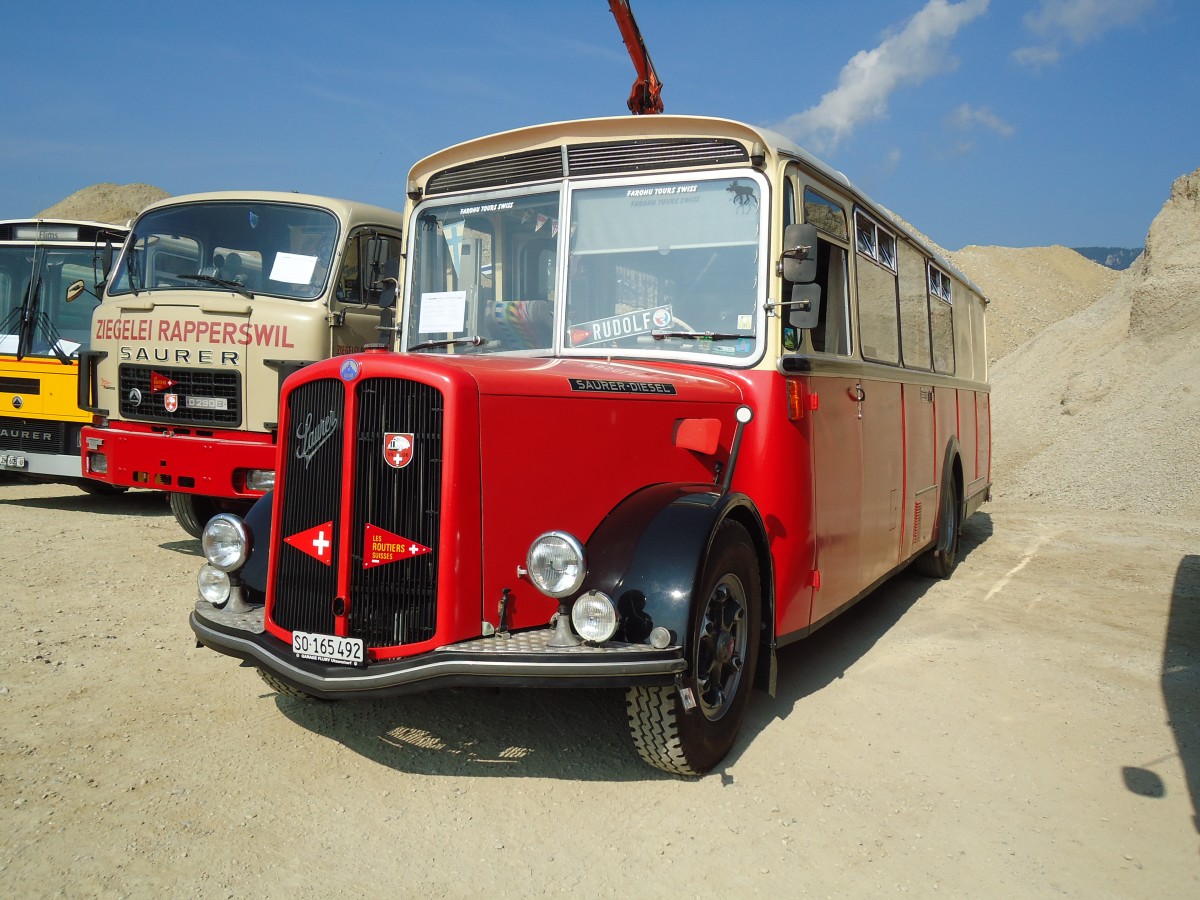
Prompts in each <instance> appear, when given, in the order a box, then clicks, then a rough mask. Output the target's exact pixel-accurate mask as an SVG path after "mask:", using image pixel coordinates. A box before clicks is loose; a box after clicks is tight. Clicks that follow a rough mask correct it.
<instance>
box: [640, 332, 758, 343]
mask: <svg viewBox="0 0 1200 900" xmlns="http://www.w3.org/2000/svg"><path fill="white" fill-rule="evenodd" d="M650 336H651V337H652V338H654V339H655V340H656V341H661V340H662V339H663V338H684V339H685V340H691V341H735V340H737V339H738V338H742V337H751V335H748V334H728V333H726V332H723V331H652V332H650Z"/></svg>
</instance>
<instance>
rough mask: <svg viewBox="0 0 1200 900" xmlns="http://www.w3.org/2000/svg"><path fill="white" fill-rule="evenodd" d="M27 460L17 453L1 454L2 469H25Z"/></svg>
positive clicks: (0, 465) (0, 467)
mask: <svg viewBox="0 0 1200 900" xmlns="http://www.w3.org/2000/svg"><path fill="white" fill-rule="evenodd" d="M26 464H27V463H26V460H25V457H23V456H17V455H16V454H15V453H0V469H24V468H25V466H26Z"/></svg>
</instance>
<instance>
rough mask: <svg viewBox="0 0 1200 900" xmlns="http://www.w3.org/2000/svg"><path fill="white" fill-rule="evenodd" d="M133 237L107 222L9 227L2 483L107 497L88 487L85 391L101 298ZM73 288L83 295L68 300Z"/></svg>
mask: <svg viewBox="0 0 1200 900" xmlns="http://www.w3.org/2000/svg"><path fill="white" fill-rule="evenodd" d="M125 235H126V230H125V229H124V228H122V227H119V226H116V225H109V224H106V223H103V222H84V221H72V220H67V219H8V220H4V221H0V473H4V474H6V475H9V476H11V475H13V474H16V475H19V476H22V477H26V478H29V479H33V480H38V481H57V482H65V483H70V484H74V485H77V486H79V487H81V488H83V489H84V490H87V491H89V492H95V490H96V489H97V488H98V489H100V490H103V489H104V488H105V485H102V484H100V483H98V482H92V481H88V480H86V479H84V478H83V473H82V466H81V463H80V443H79V433H80V429H81V428H82V426H83V425H85V424H90V422H91V420H92V417H91V415H90V414H89V413H87V412H84V411H83V410H82V409H80V408H79V404H78V402H77V391H76V383H77V380H78V372H79V353H80V352H81V351H84V350H86V349H87V347H88V340H89V335H90V333H91V322H92V310H93V309H95V307H96V303H97V300H96V296H97V294H98V293H99V292H100V290H101V288H102V282H103V281H104V279H105V277H106V274H107V269H108V267H109V266H110V265H111V261H112V255H113V250H114V247H115V246H119V245H120V244H121V243H122V242H124V240H125ZM72 282H81V283H82V284H81V286H82V288H83V290H82V291H79V290H76V291H72V292H71V297H70V299H68V295H67V286H68V285H70V284H71V283H72ZM98 285H100V287H98Z"/></svg>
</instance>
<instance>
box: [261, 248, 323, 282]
mask: <svg viewBox="0 0 1200 900" xmlns="http://www.w3.org/2000/svg"><path fill="white" fill-rule="evenodd" d="M316 268H317V258H316V257H315V256H304V255H302V254H300V253H276V254H275V265H273V266H271V280H272V281H282V282H284V283H285V284H308V283H309V282H310V281H312V277H313V272H314V271H315V270H316Z"/></svg>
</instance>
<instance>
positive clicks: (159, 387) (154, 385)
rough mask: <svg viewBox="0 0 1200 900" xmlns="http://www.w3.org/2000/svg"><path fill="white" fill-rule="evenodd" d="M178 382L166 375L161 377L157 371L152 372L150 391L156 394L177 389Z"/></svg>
mask: <svg viewBox="0 0 1200 900" xmlns="http://www.w3.org/2000/svg"><path fill="white" fill-rule="evenodd" d="M177 383H178V382H176V381H175V379H174V378H168V377H167V376H166V375H159V374H158V373H157V372H155V371H151V372H150V390H151V391H153V392H154V393H156V394H157V393H158V392H159V391H165V390H166V389H167V388H169V387H175V385H176V384H177Z"/></svg>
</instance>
